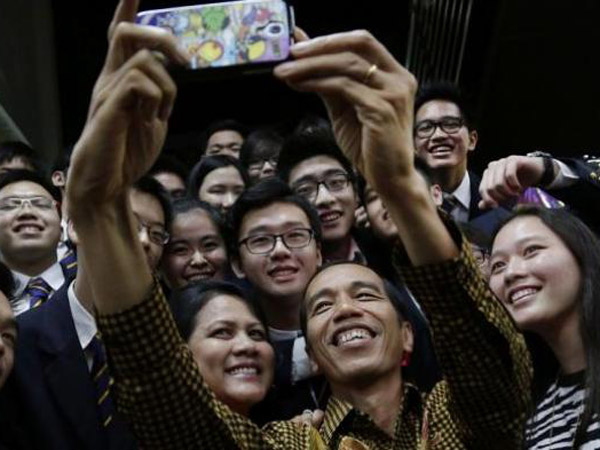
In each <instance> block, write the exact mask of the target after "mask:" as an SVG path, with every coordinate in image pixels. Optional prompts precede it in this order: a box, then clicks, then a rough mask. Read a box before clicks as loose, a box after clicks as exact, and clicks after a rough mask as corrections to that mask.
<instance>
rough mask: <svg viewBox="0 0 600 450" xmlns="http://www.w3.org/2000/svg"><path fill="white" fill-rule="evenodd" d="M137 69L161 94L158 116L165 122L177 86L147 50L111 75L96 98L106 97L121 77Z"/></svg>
mask: <svg viewBox="0 0 600 450" xmlns="http://www.w3.org/2000/svg"><path fill="white" fill-rule="evenodd" d="M132 69H137V70H140V71H142V72H144V73H145V74H146V76H148V77H149V78H150V79H151V80H152V81H153V82H154V83H155V84H156V85H157V86H158V87H159V89H160V90H161V91H162V92H163V101H162V102H161V106H160V112H159V116H160V117H161V119H163V120H165V119H166V118H168V117H169V116H170V115H171V111H172V109H173V104H174V102H175V97H176V95H177V86H176V85H175V83H174V82H173V79H172V78H171V76H170V75H169V73H168V72H167V70H166V69H165V67H164V66H163V64H162V62H161V61H160V60H159V59H158V58H157V57H156V55H155V54H154V53H153V52H151V51H149V50H146V49H144V50H140V51H138V52H137V53H136V54H135V55H134V56H133V57H131V58H130V59H129V60H128V61H127V62H126V63H125V64H124V65H123V66H122V67H121V68H120V69H119V70H118V71H117V72H115V73H114V74H113V75H112V79H111V80H110V82H108V83H106V84H105V85H104V86H103V87H102V89H101V91H100V92H99V93H98V98H99V99H102V97H106V95H107V93H109V92H110V91H111V90H112V89H114V88H115V86H116V85H117V84H118V83H119V82H120V80H121V79H122V78H123V77H126V76H127V74H128V73H129V72H130V71H131V70H132Z"/></svg>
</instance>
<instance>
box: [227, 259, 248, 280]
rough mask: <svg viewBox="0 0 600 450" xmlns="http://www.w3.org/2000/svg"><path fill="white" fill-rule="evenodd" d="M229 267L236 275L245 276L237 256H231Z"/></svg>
mask: <svg viewBox="0 0 600 450" xmlns="http://www.w3.org/2000/svg"><path fill="white" fill-rule="evenodd" d="M231 269H232V270H233V273H234V274H235V276H236V277H238V278H246V274H245V273H244V271H243V270H242V266H241V264H240V260H239V256H236V257H233V256H232V257H231Z"/></svg>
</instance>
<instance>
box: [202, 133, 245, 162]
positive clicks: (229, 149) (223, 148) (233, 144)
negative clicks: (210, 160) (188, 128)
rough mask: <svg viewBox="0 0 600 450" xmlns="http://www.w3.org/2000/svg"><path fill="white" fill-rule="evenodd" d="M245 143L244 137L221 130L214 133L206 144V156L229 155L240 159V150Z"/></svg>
mask: <svg viewBox="0 0 600 450" xmlns="http://www.w3.org/2000/svg"><path fill="white" fill-rule="evenodd" d="M243 143H244V137H243V136H242V135H241V134H240V133H238V132H237V131H233V130H221V131H217V132H216V133H213V134H212V135H211V136H210V137H209V138H208V142H207V143H206V155H208V156H213V155H229V156H233V157H234V158H239V157H240V149H241V148H242V144H243Z"/></svg>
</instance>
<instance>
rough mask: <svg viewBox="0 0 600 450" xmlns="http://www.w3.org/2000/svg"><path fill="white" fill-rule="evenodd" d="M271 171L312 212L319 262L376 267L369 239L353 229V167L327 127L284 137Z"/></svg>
mask: <svg viewBox="0 0 600 450" xmlns="http://www.w3.org/2000/svg"><path fill="white" fill-rule="evenodd" d="M277 171H278V174H279V176H280V177H281V179H283V180H284V181H285V182H286V183H288V185H289V186H290V187H291V188H292V190H293V191H294V193H296V194H297V195H299V196H300V197H303V198H305V199H306V200H307V201H308V202H310V203H311V204H312V205H313V206H314V207H315V209H316V210H317V213H318V214H319V219H320V220H321V227H322V230H323V260H324V261H326V262H330V261H361V262H367V261H368V262H369V263H370V264H373V265H377V264H378V263H377V262H375V261H371V260H372V259H373V256H374V255H372V254H369V250H370V249H371V247H372V245H373V244H372V236H371V235H370V233H369V232H364V231H359V230H358V229H356V228H355V227H354V217H355V215H354V213H355V211H356V208H357V206H358V196H357V194H356V190H355V181H356V177H355V174H354V168H353V167H352V164H350V162H349V161H348V159H347V158H346V157H345V156H344V154H343V153H342V152H341V150H340V149H339V147H338V145H337V143H336V142H335V139H334V138H333V136H332V135H331V132H330V130H329V129H328V128H319V129H314V130H311V131H299V132H296V133H295V134H293V135H292V136H290V137H289V138H288V139H287V140H286V142H285V143H284V145H283V149H282V150H281V154H280V155H279V163H278V166H277Z"/></svg>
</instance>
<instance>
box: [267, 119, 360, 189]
mask: <svg viewBox="0 0 600 450" xmlns="http://www.w3.org/2000/svg"><path fill="white" fill-rule="evenodd" d="M315 156H329V157H331V158H333V159H335V160H336V161H338V162H339V163H340V164H341V165H342V167H343V168H344V170H345V171H346V173H347V174H348V176H349V177H350V180H351V181H352V183H353V184H354V182H355V174H354V168H353V167H352V164H351V163H350V161H348V159H347V158H346V157H345V156H344V154H343V153H342V151H341V150H340V148H339V147H338V145H337V142H336V141H335V138H334V136H333V133H332V131H331V129H329V128H315V129H311V131H306V130H305V131H299V132H297V133H293V134H292V135H291V136H289V137H288V138H287V139H286V140H285V142H284V143H283V148H282V149H281V153H280V154H279V162H278V163H277V173H278V174H279V177H280V178H281V179H282V180H283V181H285V182H286V183H289V181H290V173H291V172H292V170H293V169H294V167H296V166H297V165H298V164H300V163H301V162H302V161H305V160H307V159H309V158H313V157H315Z"/></svg>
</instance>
